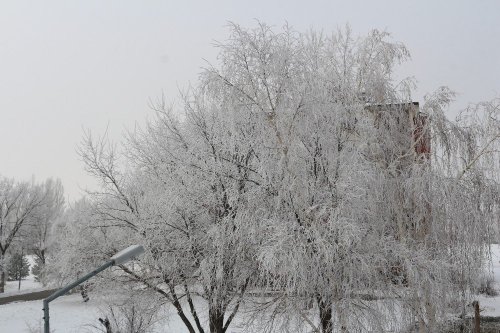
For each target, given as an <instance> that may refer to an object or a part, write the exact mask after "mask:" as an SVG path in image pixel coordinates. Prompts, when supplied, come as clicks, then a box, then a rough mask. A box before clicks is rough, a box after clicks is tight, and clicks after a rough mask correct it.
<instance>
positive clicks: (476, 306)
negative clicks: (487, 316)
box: [472, 301, 481, 333]
mask: <svg viewBox="0 0 500 333" xmlns="http://www.w3.org/2000/svg"><path fill="white" fill-rule="evenodd" d="M472 305H473V306H474V333H481V317H480V314H479V302H478V301H474V302H472Z"/></svg>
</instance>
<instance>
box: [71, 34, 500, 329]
mask: <svg viewBox="0 0 500 333" xmlns="http://www.w3.org/2000/svg"><path fill="white" fill-rule="evenodd" d="M230 31H231V34H230V38H229V39H228V40H227V41H226V42H223V43H220V44H218V45H217V47H218V48H219V49H220V53H219V58H218V62H219V63H218V65H214V66H209V67H208V68H206V69H204V70H203V72H202V73H201V75H200V81H199V82H198V84H197V85H195V86H194V87H193V88H191V89H190V90H189V91H188V92H186V93H185V94H183V96H182V100H183V102H184V108H183V112H177V111H178V110H175V109H173V108H170V107H167V106H166V105H165V103H164V101H162V100H160V101H159V102H158V103H156V104H155V105H154V109H155V111H156V117H155V118H154V119H152V120H151V121H150V122H149V123H148V124H147V126H146V127H145V128H143V129H140V130H136V131H135V132H133V133H130V135H129V136H128V138H127V140H126V141H125V144H124V148H125V149H124V150H123V151H122V152H120V151H119V150H118V148H117V146H114V145H112V144H110V143H109V142H108V141H107V140H106V139H105V138H104V139H96V138H94V137H92V136H91V135H90V134H86V136H85V138H84V140H83V142H82V145H81V147H80V155H81V156H82V158H83V161H84V162H85V166H86V168H87V171H88V172H90V173H91V174H92V175H94V176H95V177H96V178H97V179H99V180H100V181H101V185H102V186H101V189H100V190H99V191H96V192H94V193H91V194H90V203H89V205H88V208H89V210H88V211H87V214H90V215H89V216H91V218H90V219H88V220H87V222H85V223H83V224H79V225H82V226H84V227H83V229H79V228H80V227H78V228H77V229H75V230H78V231H79V232H80V235H79V236H80V237H82V239H84V240H83V241H81V242H80V243H78V244H79V246H81V247H73V249H74V248H78V249H79V251H80V252H82V253H83V252H85V253H88V255H87V257H88V258H89V259H90V260H91V259H92V258H101V257H105V254H108V253H109V254H112V253H113V251H116V250H118V249H120V248H122V247H124V246H126V245H129V244H130V243H131V242H140V243H142V244H144V245H145V247H146V248H147V252H148V253H147V255H146V256H144V257H143V258H141V259H140V263H139V264H138V265H127V266H123V267H121V269H122V271H123V274H120V275H116V276H114V279H117V280H119V281H121V282H132V283H137V284H139V285H141V286H142V287H146V288H148V289H149V290H150V291H154V292H155V293H157V294H159V295H161V297H164V298H165V299H166V300H168V301H169V302H170V303H171V304H172V305H173V306H174V307H175V308H176V310H177V313H178V315H179V316H180V318H181V319H182V321H183V322H184V324H185V325H186V328H187V329H188V331H189V332H204V331H205V330H207V328H208V330H209V331H210V332H213V333H215V332H217V333H221V332H226V331H227V330H228V327H229V325H230V324H231V322H232V320H233V319H234V316H235V315H236V313H237V312H238V310H239V307H240V305H241V302H242V300H243V301H245V300H249V298H248V297H246V294H247V291H248V289H249V288H251V289H253V290H258V291H272V292H273V293H274V294H275V295H277V297H276V298H274V299H270V300H269V299H266V307H263V308H260V309H261V310H263V311H265V312H262V311H261V312H259V314H263V313H264V314H263V315H262V317H261V322H263V323H264V324H267V329H268V330H270V331H276V330H277V329H278V327H277V326H276V325H274V323H276V322H278V321H280V320H281V321H282V322H285V323H286V320H287V319H288V318H300V320H301V321H302V322H303V323H302V324H303V326H304V325H305V326H313V329H315V330H316V331H320V332H324V333H329V332H334V331H339V332H348V331H380V332H382V331H403V330H411V329H413V328H414V327H416V326H417V327H419V329H420V330H421V331H426V330H427V331H434V330H436V327H437V325H439V320H440V318H442V317H443V315H444V314H445V313H447V312H449V311H452V310H456V309H454V308H451V306H452V305H453V304H454V301H455V300H456V299H457V298H462V300H463V302H462V303H461V304H465V302H466V299H467V297H469V296H470V293H469V292H470V291H471V290H472V289H473V288H474V284H475V280H476V278H477V275H478V274H479V272H480V270H481V269H482V267H483V263H484V258H485V256H484V254H485V251H486V249H487V244H489V242H490V241H491V238H489V237H488V236H487V235H488V234H490V233H491V232H492V230H493V229H494V227H495V226H496V222H495V223H494V221H495V218H497V217H498V151H497V150H496V148H495V147H498V141H499V140H498V133H499V131H498V103H497V102H496V101H494V102H492V103H489V104H482V106H480V107H485V108H487V110H489V112H490V113H487V114H489V116H487V117H483V116H481V115H477V113H474V112H472V111H473V109H471V110H469V111H468V112H467V113H466V114H464V115H463V116H462V118H461V119H462V120H460V121H457V122H452V121H449V120H448V119H447V118H446V117H445V116H444V110H445V108H446V107H447V105H448V104H449V102H450V101H451V100H452V98H453V93H452V92H450V91H449V90H448V89H445V88H442V89H440V90H438V91H437V92H436V93H435V94H433V95H430V96H429V97H428V98H426V100H425V102H424V103H423V105H422V106H421V108H420V107H419V106H417V105H415V104H413V103H411V99H410V96H411V88H412V81H411V80H404V81H402V82H399V83H398V82H395V81H394V79H393V71H394V68H395V66H396V65H397V64H398V63H399V62H401V61H404V60H406V59H407V58H408V57H409V54H408V51H407V50H406V48H405V47H404V46H403V45H402V44H400V43H396V42H393V41H391V39H390V36H389V35H388V34H387V33H384V32H380V31H376V30H374V31H372V32H371V33H369V34H368V35H367V36H364V37H353V36H352V34H351V33H350V30H349V29H348V28H347V29H345V30H340V31H337V32H335V33H332V34H331V35H324V34H321V33H314V32H310V33H306V34H301V33H298V32H296V31H294V30H293V29H291V28H289V27H287V26H286V27H284V29H283V30H282V31H280V32H275V31H274V30H273V29H271V28H270V27H269V26H267V25H265V24H259V26H258V27H257V28H255V29H243V28H241V27H240V26H238V25H231V26H230ZM475 114H476V115H475ZM495 214H496V215H495ZM82 222H83V221H82ZM83 230H85V232H81V231H83ZM87 237H89V238H87ZM68 239H70V238H68ZM72 239H75V240H76V239H77V238H72ZM85 240H88V242H86V241H85ZM197 300H202V303H203V306H201V307H200V306H199V304H200V303H199V302H197ZM304 304H314V306H313V308H312V309H311V310H308V311H304V310H303V306H304ZM204 318H207V319H206V320H207V322H205V320H204ZM289 323H293V325H297V322H296V321H293V320H290V321H289ZM300 324H301V323H299V326H301V325H300ZM207 326H208V327H207ZM283 328H284V329H285V330H286V329H288V330H299V329H300V327H296V326H293V327H292V326H290V325H288V326H287V325H285V326H284V327H283Z"/></svg>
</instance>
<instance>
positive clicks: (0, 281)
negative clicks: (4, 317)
mask: <svg viewBox="0 0 500 333" xmlns="http://www.w3.org/2000/svg"><path fill="white" fill-rule="evenodd" d="M1 269H2V271H1V272H0V293H3V292H4V291H5V272H4V270H3V267H2V268H1Z"/></svg>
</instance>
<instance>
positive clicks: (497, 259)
mask: <svg viewBox="0 0 500 333" xmlns="http://www.w3.org/2000/svg"><path fill="white" fill-rule="evenodd" d="M492 272H493V276H494V279H495V282H494V287H495V289H496V290H497V291H499V292H500V245H497V244H495V245H492ZM7 287H8V288H7V291H9V293H15V292H16V291H17V282H14V281H13V282H8V284H7ZM39 287H40V284H38V283H37V282H34V281H33V277H32V276H31V275H30V277H28V278H27V279H26V280H23V281H22V284H21V291H23V290H27V289H36V288H39ZM477 300H478V301H479V304H480V307H481V310H482V311H481V315H482V316H500V293H499V295H498V296H495V297H488V296H484V295H479V296H477ZM102 305H103V303H102V302H101V301H99V300H98V299H96V298H95V297H92V295H91V300H90V301H89V302H87V303H85V302H83V300H82V297H81V296H80V295H79V294H73V295H69V296H64V297H60V298H59V299H57V300H55V301H53V302H52V303H51V306H50V323H51V331H53V332H55V333H73V332H75V333H77V332H78V333H79V332H83V333H90V332H102V330H100V327H99V325H100V324H99V322H98V318H99V317H100V316H102V314H101V310H100V308H101V307H102ZM161 311H162V313H161V317H162V318H165V321H162V322H158V323H157V326H156V327H157V331H158V332H166V333H184V332H187V329H186V328H185V327H184V325H183V323H182V321H181V320H180V319H179V317H178V316H177V315H176V311H175V309H174V308H173V307H172V306H169V305H165V306H164V308H163V309H162V310H161ZM42 317H43V312H42V301H41V300H40V301H30V302H15V303H10V304H6V305H0V333H4V332H6V333H7V332H8V333H11V332H12V333H18V332H19V333H21V332H28V333H33V332H42V328H43V319H42ZM238 321H241V318H238V316H237V318H235V321H234V323H233V324H232V325H231V327H230V328H229V330H228V333H239V332H242V331H243V330H242V329H240V328H238Z"/></svg>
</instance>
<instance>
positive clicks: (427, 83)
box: [0, 0, 500, 200]
mask: <svg viewBox="0 0 500 333" xmlns="http://www.w3.org/2000/svg"><path fill="white" fill-rule="evenodd" d="M256 19H258V20H260V21H262V22H265V23H267V24H270V25H274V26H276V28H277V29H279V28H280V27H281V26H282V25H283V24H284V23H285V22H288V23H289V24H290V25H291V26H293V27H294V28H295V29H296V30H299V31H305V30H307V29H309V28H314V29H317V30H319V29H322V30H324V31H326V32H329V31H332V30H334V29H336V28H337V27H343V26H344V25H345V24H346V23H349V24H350V25H351V28H352V30H353V32H354V33H355V34H366V33H367V32H368V31H369V30H370V29H373V28H377V29H380V30H384V29H385V30H387V31H389V32H391V33H392V36H393V39H394V40H397V41H401V42H403V43H405V45H406V46H407V47H408V48H409V50H410V52H411V54H412V60H411V62H410V63H408V64H406V65H404V66H402V67H401V68H400V70H399V73H398V75H399V76H401V77H403V76H415V78H416V79H417V81H418V86H419V88H418V91H417V92H416V94H415V98H414V99H415V100H421V99H422V96H423V95H424V94H425V93H429V92H432V91H433V90H434V89H436V88H437V87H439V86H441V85H447V86H449V87H450V88H452V89H453V90H455V91H456V92H458V93H459V94H460V95H459V97H458V98H457V101H456V102H455V103H454V104H453V105H452V106H451V108H450V115H452V114H454V112H456V110H458V109H461V108H464V107H465V106H466V105H467V103H468V102H478V101H481V100H487V99H491V98H493V97H495V96H499V95H500V1H498V0H491V1H485V0H476V1H472V0H471V1H457V0H455V1H453V0H448V1H444V0H443V1H416V0H415V1H405V0H397V1H396V0H395V1H368V0H367V1H347V0H346V1H333V0H330V1H311V0H309V1H307V0H301V1H295V0H286V1H272V0H267V1H261V0H253V1H235V0H233V1H229V0H228V1H207V0H205V1H201V0H200V1H187V0H186V1H168V0H163V1H153V0H148V1H139V0H136V1H124V0H116V1H108V0H81V1H77V0H61V1H51V0H47V1H22V0H0V175H3V176H7V177H11V178H15V179H19V180H22V179H30V178H31V177H33V176H34V177H35V178H36V179H37V180H42V179H44V178H47V177H58V178H60V179H61V180H62V182H63V184H64V186H65V189H66V194H67V198H69V200H75V199H78V198H79V197H80V196H81V191H80V188H86V187H92V186H94V185H93V182H92V180H91V179H90V178H89V177H88V176H86V175H85V173H84V171H83V168H82V163H81V162H80V161H79V158H78V156H77V154H76V153H75V147H76V145H77V143H78V142H79V141H80V139H81V136H82V129H83V128H85V129H90V130H92V131H93V132H95V133H96V134H98V133H103V132H104V131H105V129H106V127H109V132H110V134H111V136H112V138H115V139H116V138H118V137H119V136H120V134H121V133H122V132H123V131H124V129H125V128H131V127H133V126H134V124H135V123H136V122H137V123H139V124H141V123H142V122H143V121H144V119H145V117H146V116H148V114H149V115H151V113H152V112H151V111H150V110H149V109H148V106H147V105H148V100H149V99H150V98H156V97H158V96H160V95H161V94H162V92H163V93H164V94H165V96H166V97H167V99H168V100H170V101H174V99H175V98H176V97H177V93H178V87H185V86H186V85H187V84H188V83H189V82H195V81H196V78H197V73H198V72H199V71H200V67H201V66H203V65H204V64H205V62H204V60H203V59H207V60H208V61H211V62H215V55H216V51H215V49H214V48H213V47H212V42H213V40H224V39H225V38H226V36H227V30H226V28H225V27H224V26H225V24H226V23H227V22H228V21H234V22H236V23H239V24H241V25H243V26H248V27H250V26H252V27H253V26H255V20H256Z"/></svg>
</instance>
